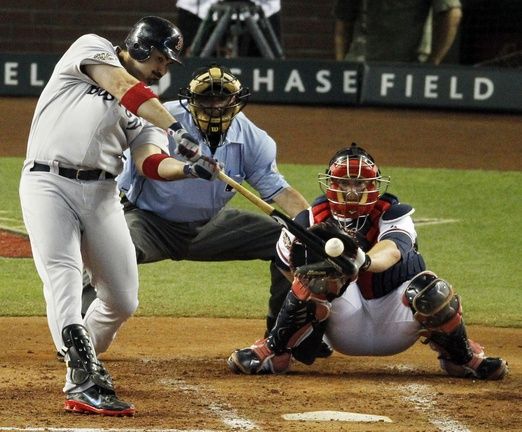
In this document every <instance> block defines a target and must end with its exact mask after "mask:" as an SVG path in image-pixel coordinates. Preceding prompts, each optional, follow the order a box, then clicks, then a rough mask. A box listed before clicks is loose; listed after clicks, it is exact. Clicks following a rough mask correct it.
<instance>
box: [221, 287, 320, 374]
mask: <svg viewBox="0 0 522 432" xmlns="http://www.w3.org/2000/svg"><path fill="white" fill-rule="evenodd" d="M298 284H300V283H299V282H298V281H297V282H294V284H293V285H292V291H291V292H289V293H288V295H287V296H286V299H285V302H284V304H283V307H282V308H281V311H280V312H279V315H278V316H277V321H276V323H275V325H274V328H273V329H272V330H271V331H270V334H269V336H268V337H267V338H266V339H262V340H260V341H257V342H256V343H254V344H253V345H252V346H250V347H248V348H244V349H240V350H236V351H234V352H233V353H232V354H231V355H230V357H229V358H228V361H227V364H228V367H229V368H230V369H231V370H232V371H233V372H236V373H244V374H261V373H282V372H285V371H286V370H287V369H288V367H289V365H290V360H291V356H292V354H294V356H295V358H296V359H297V360H299V361H301V362H303V363H305V364H312V363H313V362H314V360H315V358H316V357H317V354H318V353H319V352H320V349H321V343H322V337H323V334H324V331H325V325H324V324H323V322H324V321H325V320H326V318H327V317H328V315H329V312H330V308H329V303H328V302H326V301H322V300H319V299H316V298H310V297H308V299H306V300H301V299H300V298H299V296H300V293H299V289H300V287H296V286H297V285H298ZM301 298H303V297H301ZM303 341H305V342H304V343H303ZM299 348H300V349H299Z"/></svg>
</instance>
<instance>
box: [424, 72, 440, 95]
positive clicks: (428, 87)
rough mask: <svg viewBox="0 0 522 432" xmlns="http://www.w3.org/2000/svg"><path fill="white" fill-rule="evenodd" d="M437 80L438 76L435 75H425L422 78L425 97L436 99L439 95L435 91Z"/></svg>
mask: <svg viewBox="0 0 522 432" xmlns="http://www.w3.org/2000/svg"><path fill="white" fill-rule="evenodd" d="M438 81H439V77H438V76H437V75H426V78H425V80H424V97H425V98H426V99H437V98H438V97H439V95H438V93H437V92H436V90H437V88H438Z"/></svg>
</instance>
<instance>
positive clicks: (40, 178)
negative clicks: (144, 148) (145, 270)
mask: <svg viewBox="0 0 522 432" xmlns="http://www.w3.org/2000/svg"><path fill="white" fill-rule="evenodd" d="M87 64H108V65H112V66H115V67H123V66H122V65H121V63H120V61H119V60H118V56H117V54H116V47H114V46H113V45H112V44H111V43H110V42H109V41H107V40H106V39H103V38H101V37H99V36H97V35H94V34H89V35H84V36H82V37H80V38H79V39H78V40H77V41H76V42H75V43H73V44H72V45H71V47H70V48H69V50H67V52H66V53H65V54H64V55H63V57H62V58H61V59H60V61H59V62H58V64H57V65H56V67H55V69H54V72H53V74H52V76H51V78H50V80H49V82H48V84H47V86H46V87H45V89H44V90H43V92H42V94H41V96H40V99H39V101H38V104H37V106H36V111H35V114H34V118H33V121H32V125H31V131H30V134H29V143H28V149H27V158H26V160H25V162H24V166H23V172H22V176H21V182H20V200H21V204H22V212H23V217H24V222H25V225H26V228H27V232H28V233H29V237H30V240H31V247H32V251H33V256H34V262H35V265H36V268H37V270H38V274H39V275H40V278H41V279H42V281H43V284H44V295H45V300H46V303H47V319H48V323H49V327H50V330H51V334H52V337H53V341H54V343H55V345H56V348H57V349H58V350H59V349H61V348H62V344H63V342H62V334H61V332H62V329H63V328H64V327H65V326H68V325H71V324H83V325H85V327H86V328H87V330H88V331H89V333H90V336H91V339H92V342H93V344H94V347H95V350H96V352H97V353H101V352H103V351H105V350H106V349H107V348H108V346H109V345H110V343H111V341H112V340H113V338H114V336H115V334H116V332H117V330H118V328H119V327H120V325H121V324H122V323H123V322H124V321H125V320H126V319H127V318H129V317H130V316H131V315H132V313H133V312H134V311H135V309H136V308H137V306H138V297H137V292H138V272H137V265H136V256H135V250H134V246H133V244H132V241H131V237H130V235H129V231H128V228H127V224H126V223H125V218H124V216H123V210H122V206H121V204H120V200H119V191H118V188H117V185H116V182H115V181H114V177H115V176H116V175H118V174H119V173H120V171H121V170H122V165H123V164H122V154H123V151H124V150H125V149H127V148H129V147H130V148H131V149H132V148H136V147H138V146H141V145H144V144H154V145H156V146H158V147H159V148H161V149H162V150H164V151H165V152H168V148H167V138H166V133H165V132H164V131H163V130H161V129H159V128H157V127H155V126H153V125H151V124H148V123H146V122H145V121H144V120H142V119H140V118H138V117H136V116H135V115H133V114H131V113H130V112H128V111H127V110H126V109H125V108H123V107H122V106H121V105H120V104H119V103H118V101H117V100H116V99H115V98H114V97H113V96H112V95H111V94H109V93H108V92H107V91H105V90H103V89H101V88H99V87H98V86H97V85H96V83H95V82H94V81H92V80H91V79H90V78H89V76H88V75H86V74H84V73H83V72H82V70H81V66H82V65H87ZM77 170H82V171H77ZM83 170H86V171H83ZM84 264H85V267H86V268H87V269H88V270H89V271H90V272H91V273H92V277H93V279H94V281H95V283H96V286H97V288H98V297H99V298H98V299H97V300H96V301H94V302H93V303H92V305H91V306H90V308H89V310H88V311H87V314H86V316H85V321H84V322H82V319H81V314H80V311H81V293H82V269H83V266H84ZM90 385H92V384H90V383H87V384H84V386H87V387H88V386H90ZM71 389H74V390H75V391H76V389H75V385H74V384H73V383H72V381H71V380H70V378H69V373H68V374H67V383H66V386H65V388H64V391H66V392H68V391H71ZM81 390H82V389H81V388H78V391H81Z"/></svg>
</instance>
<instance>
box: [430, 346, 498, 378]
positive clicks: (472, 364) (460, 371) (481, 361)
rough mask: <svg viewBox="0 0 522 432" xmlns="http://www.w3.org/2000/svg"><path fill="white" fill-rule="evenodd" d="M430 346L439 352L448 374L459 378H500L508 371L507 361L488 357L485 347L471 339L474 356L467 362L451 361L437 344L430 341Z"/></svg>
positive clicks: (442, 365) (440, 360) (443, 366)
mask: <svg viewBox="0 0 522 432" xmlns="http://www.w3.org/2000/svg"><path fill="white" fill-rule="evenodd" d="M429 345H430V347H431V348H432V349H433V350H435V351H437V352H438V353H439V357H438V358H439V362H440V367H441V368H442V370H443V371H445V372H446V373H447V374H448V375H450V376H454V377H458V378H476V379H480V380H499V379H502V378H504V376H505V375H506V374H507V372H508V367H507V363H506V361H505V360H502V359H501V358H498V357H486V355H485V353H484V348H483V347H481V346H480V345H479V344H478V343H476V342H474V341H472V340H471V339H469V345H470V347H471V350H472V351H473V357H472V358H471V360H470V361H469V362H467V363H465V364H462V365H459V364H457V363H454V362H453V361H451V360H450V359H449V358H448V356H447V353H446V352H445V351H444V349H442V348H441V347H440V346H438V345H437V344H435V343H433V342H430V344H429Z"/></svg>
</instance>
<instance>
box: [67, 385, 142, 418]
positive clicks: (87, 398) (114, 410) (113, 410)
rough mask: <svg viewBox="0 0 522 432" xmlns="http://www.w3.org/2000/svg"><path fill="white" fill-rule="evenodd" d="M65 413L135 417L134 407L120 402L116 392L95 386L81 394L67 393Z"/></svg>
mask: <svg viewBox="0 0 522 432" xmlns="http://www.w3.org/2000/svg"><path fill="white" fill-rule="evenodd" d="M64 409H65V411H69V412H74V413H79V414H99V415H103V416H117V417H123V416H133V415H134V413H135V411H136V410H135V408H134V405H133V404H131V403H127V402H123V401H120V400H119V399H118V398H117V397H116V394H115V393H114V391H112V390H107V389H104V388H102V387H100V386H97V385H94V386H92V387H89V388H88V389H87V390H84V391H82V392H79V393H67V399H66V400H65V405H64Z"/></svg>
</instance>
